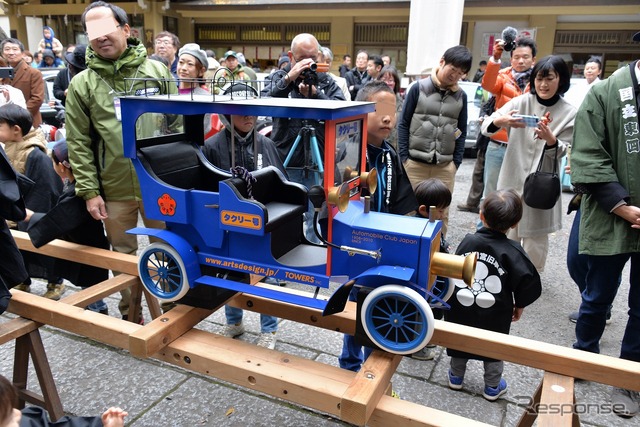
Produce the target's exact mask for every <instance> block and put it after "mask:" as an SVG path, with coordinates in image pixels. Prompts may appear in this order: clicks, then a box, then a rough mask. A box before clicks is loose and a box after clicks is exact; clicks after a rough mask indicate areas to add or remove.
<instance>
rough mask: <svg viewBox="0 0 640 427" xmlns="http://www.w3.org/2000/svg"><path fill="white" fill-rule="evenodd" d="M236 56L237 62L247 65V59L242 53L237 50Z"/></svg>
mask: <svg viewBox="0 0 640 427" xmlns="http://www.w3.org/2000/svg"><path fill="white" fill-rule="evenodd" d="M236 58H238V62H239V63H240V64H242V65H247V60H246V59H245V58H244V53H242V52H238V54H237V55H236Z"/></svg>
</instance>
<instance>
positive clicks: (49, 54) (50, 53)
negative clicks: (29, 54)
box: [42, 49, 56, 59]
mask: <svg viewBox="0 0 640 427" xmlns="http://www.w3.org/2000/svg"><path fill="white" fill-rule="evenodd" d="M47 57H49V58H53V59H55V58H56V56H55V55H54V54H53V51H52V50H51V49H44V50H43V51H42V59H44V58H47Z"/></svg>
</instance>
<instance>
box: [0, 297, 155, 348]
mask: <svg viewBox="0 0 640 427" xmlns="http://www.w3.org/2000/svg"><path fill="white" fill-rule="evenodd" d="M12 293H13V296H12V297H11V300H10V302H9V307H8V309H7V310H8V311H9V312H11V313H14V314H17V315H18V316H22V317H25V318H27V319H31V320H34V321H36V322H40V323H46V324H47V325H51V326H55V327H57V328H60V329H64V330H66V331H69V332H73V333H76V334H78V335H82V336H85V337H88V338H91V339H94V340H96V341H99V342H103V343H105V344H109V345H112V346H114V347H119V348H123V349H128V348H129V335H131V334H133V333H134V332H135V331H137V330H138V329H140V328H142V326H140V325H138V324H135V323H132V322H126V321H124V320H121V319H117V318H115V317H111V316H105V315H103V314H100V313H95V312H93V311H90V310H84V309H83V308H80V307H74V306H71V305H68V304H65V303H64V302H63V300H60V301H52V300H50V299H47V298H43V297H40V296H37V295H32V294H28V293H26V292H20V291H12Z"/></svg>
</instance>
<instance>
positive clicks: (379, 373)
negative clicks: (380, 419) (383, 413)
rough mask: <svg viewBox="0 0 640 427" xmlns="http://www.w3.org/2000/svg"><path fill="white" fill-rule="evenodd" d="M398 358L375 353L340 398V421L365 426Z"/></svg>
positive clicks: (388, 354) (395, 367)
mask: <svg viewBox="0 0 640 427" xmlns="http://www.w3.org/2000/svg"><path fill="white" fill-rule="evenodd" d="M401 360H402V356H399V355H394V354H390V353H385V352H383V351H379V350H375V351H374V352H373V353H371V355H370V356H369V357H368V358H367V360H366V361H365V363H364V364H363V365H362V368H361V369H360V371H359V372H358V373H357V374H356V375H355V377H354V379H353V381H352V382H351V384H349V387H348V388H347V390H346V391H345V393H344V394H343V395H342V399H341V402H340V419H341V420H343V421H346V422H348V423H351V424H357V425H361V426H363V425H365V424H367V421H368V420H369V418H370V417H371V414H372V413H373V411H374V410H375V408H376V406H377V404H378V401H379V400H380V398H381V397H382V395H383V394H384V392H385V389H386V388H387V386H388V385H389V383H390V382H391V377H392V376H393V374H394V373H395V371H396V369H397V368H398V365H399V364H400V361H401Z"/></svg>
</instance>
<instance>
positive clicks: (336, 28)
mask: <svg viewBox="0 0 640 427" xmlns="http://www.w3.org/2000/svg"><path fill="white" fill-rule="evenodd" d="M329 48H330V49H331V51H332V52H333V63H332V64H331V67H332V70H331V71H333V72H334V73H337V71H338V67H340V65H342V57H343V56H344V55H351V58H352V60H353V61H355V57H356V55H355V52H353V17H351V16H334V17H332V18H331V46H329ZM354 64H355V62H354Z"/></svg>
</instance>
